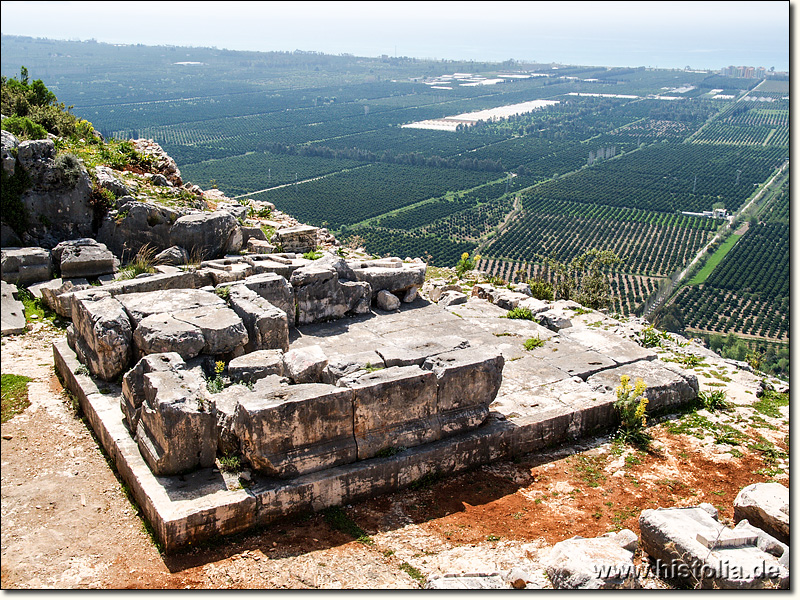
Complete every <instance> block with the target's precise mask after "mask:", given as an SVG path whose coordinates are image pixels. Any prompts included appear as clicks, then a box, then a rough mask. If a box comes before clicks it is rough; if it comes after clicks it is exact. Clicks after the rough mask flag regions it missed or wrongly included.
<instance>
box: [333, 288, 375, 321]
mask: <svg viewBox="0 0 800 600" xmlns="http://www.w3.org/2000/svg"><path fill="white" fill-rule="evenodd" d="M339 283H340V284H341V286H342V294H343V295H344V304H345V306H346V307H347V313H346V314H354V315H365V314H368V313H369V312H370V310H371V308H370V307H371V299H372V286H371V285H370V284H369V283H367V282H366V281H340V282H339Z"/></svg>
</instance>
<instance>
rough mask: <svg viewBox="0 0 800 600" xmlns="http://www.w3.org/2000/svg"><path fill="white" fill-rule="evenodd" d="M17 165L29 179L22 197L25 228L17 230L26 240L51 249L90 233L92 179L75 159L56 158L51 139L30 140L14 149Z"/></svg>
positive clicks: (67, 156) (65, 156)
mask: <svg viewBox="0 0 800 600" xmlns="http://www.w3.org/2000/svg"><path fill="white" fill-rule="evenodd" d="M17 168H21V169H23V170H24V171H25V173H26V174H27V177H28V179H29V181H30V187H29V188H28V189H27V190H26V191H25V192H24V193H23V194H22V198H21V200H22V203H23V205H24V206H25V210H26V212H27V215H28V229H27V230H26V231H25V232H19V233H21V234H22V238H23V240H24V241H25V242H26V243H28V244H31V245H37V246H44V247H47V248H52V247H53V246H54V245H56V244H57V243H58V242H59V241H61V240H65V239H74V238H79V237H88V236H90V235H92V221H93V219H94V210H93V207H92V205H91V202H90V197H91V193H92V181H91V178H90V177H89V174H88V173H87V172H86V169H85V168H84V166H83V165H82V164H81V163H80V162H79V161H78V159H77V158H75V157H74V156H72V155H69V154H67V155H61V156H59V157H56V150H55V145H54V143H53V141H52V140H49V139H45V140H29V141H26V142H22V143H20V144H19V147H18V148H17Z"/></svg>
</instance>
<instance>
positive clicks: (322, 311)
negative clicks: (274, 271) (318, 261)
mask: <svg viewBox="0 0 800 600" xmlns="http://www.w3.org/2000/svg"><path fill="white" fill-rule="evenodd" d="M290 283H291V284H292V287H293V288H294V298H295V304H296V306H297V319H296V322H297V325H305V324H309V323H316V322H318V321H330V320H332V319H341V318H342V317H343V316H344V315H345V313H347V311H348V308H349V307H348V306H347V304H346V302H345V297H344V292H343V291H342V286H341V284H340V283H339V276H338V275H337V273H336V271H335V270H334V269H333V268H332V267H316V266H313V265H309V266H307V267H302V268H300V269H297V270H296V271H295V272H294V273H292V277H291V279H290Z"/></svg>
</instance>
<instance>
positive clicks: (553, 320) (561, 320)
mask: <svg viewBox="0 0 800 600" xmlns="http://www.w3.org/2000/svg"><path fill="white" fill-rule="evenodd" d="M536 320H537V321H538V322H539V323H541V324H542V325H544V326H545V327H547V328H548V329H550V330H552V331H561V330H562V329H567V328H568V327H572V321H571V320H570V319H569V317H567V315H566V314H564V313H563V312H561V311H557V310H552V309H551V310H546V311H543V312H540V313H539V314H537V315H536Z"/></svg>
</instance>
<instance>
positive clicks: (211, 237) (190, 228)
mask: <svg viewBox="0 0 800 600" xmlns="http://www.w3.org/2000/svg"><path fill="white" fill-rule="evenodd" d="M238 227H239V223H238V221H237V220H236V217H235V216H233V215H232V214H231V213H229V212H227V211H214V212H210V213H197V214H193V215H184V216H182V217H179V218H178V219H177V220H176V221H175V224H174V225H173V226H172V228H171V229H170V231H169V239H170V245H172V246H182V247H183V248H186V250H187V251H188V252H189V254H190V255H199V256H202V258H205V259H213V258H217V257H219V256H224V255H225V254H227V253H228V252H230V251H234V252H238V251H239V250H240V249H241V242H242V237H241V232H239V231H238ZM237 233H238V237H237ZM237 240H238V242H239V244H238V245H239V248H235V247H234V246H236V241H237Z"/></svg>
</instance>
